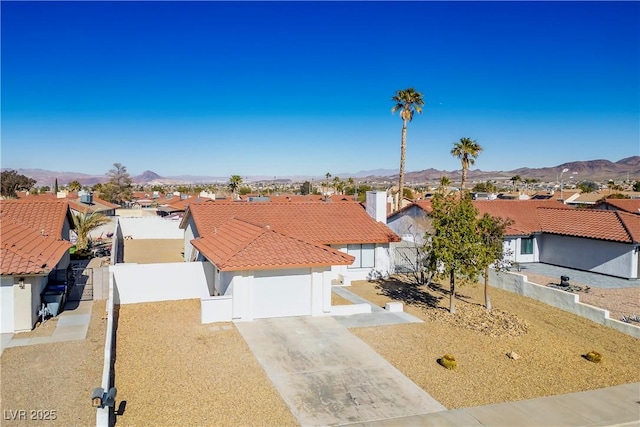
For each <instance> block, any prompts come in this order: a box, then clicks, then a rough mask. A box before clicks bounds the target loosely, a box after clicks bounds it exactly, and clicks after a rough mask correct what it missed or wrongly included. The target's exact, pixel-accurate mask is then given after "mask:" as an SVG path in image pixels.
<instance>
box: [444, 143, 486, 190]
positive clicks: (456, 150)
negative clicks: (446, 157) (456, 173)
mask: <svg viewBox="0 0 640 427" xmlns="http://www.w3.org/2000/svg"><path fill="white" fill-rule="evenodd" d="M481 152H482V147H481V146H480V144H478V143H477V142H476V141H475V140H472V139H471V138H460V141H458V142H454V143H453V149H452V150H451V155H452V156H453V157H457V158H459V159H460V162H461V163H462V183H461V184H460V188H461V189H462V190H464V187H465V185H466V184H467V171H468V170H469V166H471V165H473V164H474V163H475V162H476V158H477V157H478V156H479V155H480V153H481Z"/></svg>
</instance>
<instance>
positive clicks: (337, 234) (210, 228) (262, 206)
mask: <svg viewBox="0 0 640 427" xmlns="http://www.w3.org/2000/svg"><path fill="white" fill-rule="evenodd" d="M367 196H368V200H369V201H370V203H368V204H367V206H368V210H369V213H367V211H365V209H364V208H363V207H362V205H361V204H359V203H357V202H346V201H345V202H339V203H333V202H331V201H328V202H308V203H303V202H301V203H289V202H285V203H277V202H276V203H272V202H264V201H261V202H244V201H237V202H230V201H225V202H221V201H213V200H211V201H205V202H196V203H191V204H190V205H189V206H188V207H187V210H186V212H185V215H184V217H183V219H182V222H181V224H180V228H182V229H184V230H185V242H184V257H185V261H187V262H203V263H204V265H205V271H207V282H208V283H207V285H208V287H209V292H210V295H212V296H222V295H228V296H232V297H233V314H232V318H233V319H235V320H252V319H255V318H266V317H281V316H300V315H322V314H328V313H329V311H330V308H331V284H332V282H333V283H336V281H338V280H340V281H342V283H344V284H347V283H348V282H349V281H350V280H359V279H366V278H368V277H371V276H372V274H382V275H386V274H389V273H390V259H389V256H390V248H389V245H390V243H391V242H397V241H400V238H399V237H398V236H397V235H395V234H394V233H393V232H392V231H391V230H390V229H389V228H388V227H386V226H385V225H384V223H383V222H384V219H385V215H386V194H385V193H375V192H372V193H370V194H368V195H367ZM376 208H377V209H378V211H376ZM376 219H377V220H376Z"/></svg>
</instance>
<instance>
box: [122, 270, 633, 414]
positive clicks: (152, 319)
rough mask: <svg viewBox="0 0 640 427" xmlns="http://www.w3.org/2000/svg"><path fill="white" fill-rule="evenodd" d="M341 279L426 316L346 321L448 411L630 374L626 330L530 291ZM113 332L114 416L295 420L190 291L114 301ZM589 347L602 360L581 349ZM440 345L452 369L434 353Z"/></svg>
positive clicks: (235, 335) (233, 333)
mask: <svg viewBox="0 0 640 427" xmlns="http://www.w3.org/2000/svg"><path fill="white" fill-rule="evenodd" d="M347 289H348V290H350V291H352V292H354V293H356V294H358V295H360V296H361V297H364V298H366V299H368V300H369V301H371V302H373V303H374V304H376V305H380V306H384V304H385V303H386V302H388V301H391V300H397V301H403V302H404V303H405V311H407V312H408V313H410V314H412V315H414V316H416V317H419V318H421V319H423V320H424V321H425V322H424V323H418V324H402V325H394V326H378V327H368V328H354V329H351V331H352V333H353V334H355V335H356V336H358V337H359V338H361V339H362V340H363V341H365V342H366V343H367V344H369V345H370V346H371V347H372V348H373V349H374V350H376V351H377V352H378V353H379V354H381V355H382V356H383V357H385V358H386V359H387V360H388V361H389V362H391V363H392V364H393V365H394V366H395V367H396V368H398V369H399V370H400V371H401V372H402V373H403V374H405V375H406V376H407V377H408V378H410V379H411V380H412V381H414V382H415V383H416V384H418V385H419V386H420V387H421V388H423V389H424V390H425V391H427V392H428V393H429V394H430V395H431V396H433V397H434V398H435V399H437V400H438V401H440V402H441V403H442V404H443V405H445V406H446V407H447V408H449V409H454V408H463V407H470V406H477V405H486V404H491V403H498V402H506V401H512V400H520V399H530V398H535V397H541V396H548V395H554V394H561V393H570V392H575V391H582V390H590V389H596V388H601V387H607V386H611V385H618V384H624V383H630V382H636V381H640V372H639V371H638V370H637V366H636V365H637V352H638V340H637V339H635V338H632V337H629V336H627V335H624V334H622V333H620V332H617V331H615V330H612V329H609V328H606V327H604V326H601V325H598V324H595V323H593V322H590V321H588V320H585V319H583V318H580V317H577V316H574V315H571V314H568V313H565V312H563V311H560V310H558V309H555V308H553V307H550V306H547V305H545V304H542V303H540V302H537V301H534V300H532V299H529V298H525V297H521V296H518V295H515V294H512V293H508V292H505V291H500V290H498V289H491V295H492V301H493V305H494V310H493V312H492V313H491V314H488V313H487V312H486V310H484V308H483V307H482V306H481V305H480V302H481V301H483V294H482V287H481V286H479V285H476V286H471V285H469V286H464V287H461V288H459V289H460V296H459V299H458V300H457V310H458V313H457V315H456V316H452V315H450V314H449V313H448V311H447V310H446V309H445V308H444V307H448V295H447V294H446V291H445V290H443V289H441V288H439V287H437V286H435V287H432V288H428V287H419V288H418V287H415V286H414V285H406V284H404V283H402V282H400V281H398V280H388V281H380V282H368V281H359V282H353V284H352V286H351V287H348V288H347ZM344 303H347V301H346V300H344V299H341V298H340V297H337V296H335V295H334V299H333V304H344ZM140 319H145V321H144V322H140ZM117 336H118V338H117V340H118V341H117V355H116V367H115V369H116V370H115V373H116V382H115V383H116V386H117V387H118V390H119V395H118V397H119V400H121V401H126V405H125V409H124V411H123V412H122V414H120V415H118V417H117V422H118V424H119V425H123V426H125V425H149V424H163V425H168V424H171V425H175V424H181V425H205V424H206V425H256V424H258V425H293V424H296V420H295V418H293V416H292V415H291V413H290V412H289V410H288V408H287V406H286V405H285V404H284V402H283V401H282V399H281V398H280V396H279V395H278V393H277V392H276V390H275V389H274V388H273V386H272V385H271V383H270V381H269V379H268V378H267V376H266V375H265V373H264V371H263V370H262V368H261V367H260V365H259V363H258V362H257V360H256V359H255V357H254V356H253V354H252V353H251V351H250V350H249V348H248V346H247V344H246V343H245V341H244V340H243V338H242V337H241V335H240V333H239V332H238V331H237V329H236V328H235V326H234V325H233V323H216V324H210V325H202V324H200V321H199V303H198V301H197V300H188V301H173V302H159V303H144V304H132V305H125V306H121V307H120V309H119V317H118V329H117ZM591 350H596V351H598V352H600V353H601V354H602V356H603V360H602V362H601V363H592V362H589V361H587V360H586V359H585V358H584V357H583V355H584V354H586V353H587V352H589V351H591ZM510 352H515V353H517V355H518V356H519V358H518V359H517V360H514V359H511V358H509V357H508V356H507V354H508V353H510ZM446 353H449V354H451V355H453V356H454V357H455V358H456V360H457V364H458V367H457V369H455V370H452V371H450V370H447V369H444V368H443V367H441V366H440V365H438V364H437V363H436V360H437V359H438V358H441V357H442V356H443V355H444V354H446ZM149 390H155V391H156V393H149ZM158 402H162V403H160V404H159V403H158Z"/></svg>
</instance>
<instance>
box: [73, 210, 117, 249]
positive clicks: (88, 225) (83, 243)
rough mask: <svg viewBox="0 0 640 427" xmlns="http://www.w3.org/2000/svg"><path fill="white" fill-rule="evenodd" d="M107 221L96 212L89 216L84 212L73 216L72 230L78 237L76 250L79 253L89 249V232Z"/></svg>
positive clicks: (107, 220) (107, 219)
mask: <svg viewBox="0 0 640 427" xmlns="http://www.w3.org/2000/svg"><path fill="white" fill-rule="evenodd" d="M109 221H110V219H109V218H107V217H106V216H104V215H102V214H101V213H96V212H93V213H91V214H87V213H86V212H85V213H77V214H73V228H74V231H75V232H76V235H77V236H78V240H76V249H77V250H79V251H81V250H84V249H87V248H88V247H89V234H90V233H91V231H93V230H95V229H96V228H98V227H100V226H101V225H104V224H106V223H108V222H109Z"/></svg>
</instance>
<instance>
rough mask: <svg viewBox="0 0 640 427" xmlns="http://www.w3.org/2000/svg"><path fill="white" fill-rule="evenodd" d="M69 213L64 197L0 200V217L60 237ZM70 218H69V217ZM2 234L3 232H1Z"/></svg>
mask: <svg viewBox="0 0 640 427" xmlns="http://www.w3.org/2000/svg"><path fill="white" fill-rule="evenodd" d="M68 215H70V213H69V204H68V203H67V201H66V200H65V199H51V198H43V199H40V198H35V197H34V198H26V199H17V200H0V217H2V218H7V219H11V220H12V221H14V222H16V223H17V224H21V225H23V226H25V227H27V228H28V229H31V230H37V231H39V232H41V233H44V234H45V235H48V236H51V237H54V238H56V239H61V238H63V237H66V236H62V230H63V226H64V220H65V217H67V216H68ZM69 219H70V220H71V218H70V217H69ZM3 234H4V233H3Z"/></svg>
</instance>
